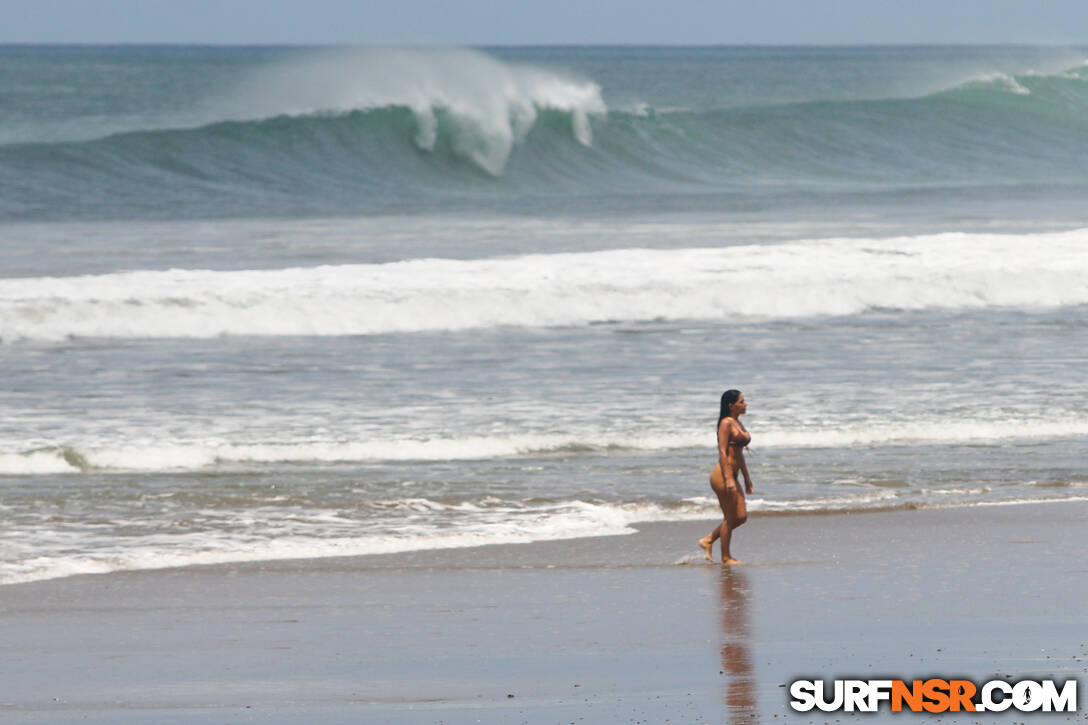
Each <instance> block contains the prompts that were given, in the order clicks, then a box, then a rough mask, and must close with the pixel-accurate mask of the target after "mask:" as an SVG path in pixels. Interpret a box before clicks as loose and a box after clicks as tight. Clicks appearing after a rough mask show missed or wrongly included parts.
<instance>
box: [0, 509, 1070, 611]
mask: <svg viewBox="0 0 1088 725" xmlns="http://www.w3.org/2000/svg"><path fill="white" fill-rule="evenodd" d="M1084 503H1088V496H1084V497H1073V498H1068V499H1054V500H1032V501H992V502H978V503H963V504H948V505H932V504H914V503H907V504H902V505H893V506H874V507H870V508H865V509H847V510H818V511H812V510H797V511H790V510H771V511H758V510H757V511H749V514H748V515H749V522H750V523H749V525H748V526H746V528H744V529H742V533H741V534H739V535H741V536H743V534H744V533H746V532H748V531H751V530H752V526H751V523H757V525H758V522H761V521H766V520H770V519H808V518H816V519H822V518H825V517H826V518H835V517H844V516H845V517H852V516H873V515H884V514H903V515H910V514H915V513H920V512H921V513H924V512H937V511H963V510H972V509H985V508H991V507H993V508H1019V507H1035V506H1058V505H1062V504H1065V505H1079V504H1084ZM716 520H717V519H714V518H710V517H708V518H706V519H682V520H665V521H660V520H650V521H635V522H632V523H630V524H628V526H629V527H630V528H631V529H633V531H630V532H624V533H614V534H602V535H589V536H576V537H569V538H559V539H540V540H537V541H518V542H496V543H487V544H476V545H470V546H450V547H442V548H434V549H411V550H407V551H394V552H383V553H372V554H342V555H329V556H298V557H280V558H267V559H249V560H237V561H229V560H228V561H218V562H210V563H192V564H177V565H168V566H161V567H143V568H130V569H115V570H111V571H102V572H78V573H73V574H62V575H59V576H51V577H45V578H41V579H31V580H28V581H21V582H10V583H4V584H0V594H2V593H3V591H4V590H5V589H7V588H9V587H19V586H28V585H34V584H42V583H46V582H55V581H60V580H65V579H71V578H82V577H109V576H124V575H138V574H142V573H155V572H175V571H176V572H184V571H187V570H202V569H210V570H219V569H222V570H228V571H242V570H245V571H250V570H256V571H274V570H278V569H280V568H283V569H284V570H294V569H299V568H311V567H315V566H316V567H319V568H338V569H343V570H345V571H346V570H352V569H355V568H359V569H366V568H383V569H384V568H398V567H399V566H402V565H403V566H406V567H409V568H415V567H416V566H418V564H417V563H414V562H418V561H419V560H421V559H424V558H428V557H437V558H441V559H443V560H445V561H447V562H448V563H454V562H461V561H463V560H464V559H467V558H471V557H472V556H475V555H476V553H480V554H483V555H484V556H485V557H487V558H491V557H490V556H489V555H488V553H487V552H492V551H507V550H515V551H516V550H518V549H519V548H521V547H552V548H555V550H556V551H559V552H562V551H566V550H567V549H568V548H569V547H570V546H571V545H574V544H577V542H594V541H596V540H604V541H608V540H613V539H626V538H629V537H632V536H638V535H639V534H640V533H642V532H643V531H644V530H653V529H655V528H656V527H682V526H698V527H703V528H706V529H707V530H709V528H710V527H712V526H713V525H714V522H715V521H716ZM701 536H702V535H700V537H701ZM586 546H587V549H588V550H593V549H596V548H600V547H601V546H602V545H599V544H593V543H587V544H586ZM715 551H716V552H717V549H716V550H715ZM717 555H718V554H717V553H716V554H715V556H716V557H717ZM531 558H532V557H531ZM691 558H692V555H690V554H688V555H683V554H680V555H679V558H678V559H677V560H676V561H672V562H659V563H660V564H662V565H666V564H671V565H678V564H703V563H705V562H704V561H703V558H702V555H701V554H700V555H699V556H698V560H697V561H688V559H691ZM500 559H501V557H500ZM356 560H357V561H356ZM402 560H403V562H402ZM336 562H342V563H341V564H337V563H336ZM454 565H457V564H454ZM541 565H542V566H548V565H549V564H541ZM551 565H554V561H552V562H551ZM494 566H499V567H501V566H502V564H501V563H496V564H494Z"/></svg>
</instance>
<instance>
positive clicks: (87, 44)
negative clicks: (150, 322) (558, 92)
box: [0, 40, 1088, 50]
mask: <svg viewBox="0 0 1088 725" xmlns="http://www.w3.org/2000/svg"><path fill="white" fill-rule="evenodd" d="M0 47H23V48H35V47H37V48H42V47H53V48H57V47H63V48H118V47H133V48H150V47H173V48H477V49H480V48H482V49H486V48H1077V49H1085V50H1088V41H1084V42H1073V43H1058V42H1055V43H1028V42H1022V41H1009V42H985V43H972V42H942V41H935V42H918V43H611V42H601V43H452V42H451V43H442V42H403V43H366V42H360V43H349V42H321V43H301V42H207V41H174V40H169V41H116V42H114V41H101V42H98V41H0Z"/></svg>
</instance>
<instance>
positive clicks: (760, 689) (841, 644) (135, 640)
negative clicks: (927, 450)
mask: <svg viewBox="0 0 1088 725" xmlns="http://www.w3.org/2000/svg"><path fill="white" fill-rule="evenodd" d="M976 511H978V512H979V513H977V514H976V515H973V516H967V517H965V516H963V515H962V512H961V511H959V510H947V509H946V510H921V511H911V512H890V513H873V514H868V515H865V516H855V515H852V514H848V515H840V516H837V517H836V516H819V517H813V516H807V517H782V516H774V517H762V518H753V520H752V521H750V522H749V523H748V524H747V525H746V526H744V527H743V528H742V529H740V530H739V531H738V532H737V534H736V536H735V538H734V549H735V551H736V553H737V554H738V555H739V556H740V557H741V558H742V559H744V560H746V561H748V562H750V563H749V564H748V565H745V566H734V567H725V568H723V567H721V566H718V565H710V564H705V563H701V562H700V560H699V559H700V557H701V552H699V551H698V549H697V546H696V543H695V542H696V540H697V539H698V538H699V537H700V536H702V535H703V534H705V533H706V531H705V529H706V528H707V527H708V526H712V525H713V522H712V521H707V522H701V521H696V522H658V523H651V524H644V525H639V527H638V533H636V534H633V535H629V536H606V537H594V538H586V539H568V540H560V541H547V542H538V543H535V544H532V545H488V546H483V547H477V548H473V549H449V550H442V551H429V552H426V551H425V552H405V553H400V554H386V555H371V556H366V557H343V558H336V559H317V560H313V559H311V560H280V561H276V562H252V563H248V564H241V565H227V564H216V565H208V566H201V567H186V568H176V569H163V570H141V571H133V572H117V573H112V574H107V575H89V576H75V577H66V578H63V579H52V580H46V581H39V582H28V583H25V584H15V585H9V586H5V587H2V588H0V610H2V612H3V617H0V654H2V657H0V663H2V664H0V674H2V678H0V683H2V684H0V715H6V714H11V715H17V716H18V717H20V718H21V719H22V720H24V721H27V722H36V723H60V722H70V721H73V720H75V719H79V720H80V721H84V722H92V723H94V722H99V723H119V722H146V721H148V720H149V719H152V718H153V719H154V720H155V721H156V722H164V723H172V722H179V723H180V722H186V723H189V722H198V723H202V722H209V723H210V722H222V721H224V719H225V720H226V721H229V722H272V723H295V722H299V723H303V722H307V723H309V722H315V721H320V722H325V723H329V722H333V723H338V722H345V723H346V722H359V721H365V722H382V723H391V724H393V725H399V724H400V723H417V722H436V723H437V722H442V723H469V722H476V721H477V720H480V721H484V722H526V721H527V722H533V723H536V722H571V721H577V720H578V718H579V717H584V718H586V720H590V721H593V720H596V721H600V722H617V721H621V720H623V721H626V720H629V719H630V720H640V719H641V720H643V721H650V722H664V721H665V720H666V719H671V720H672V721H674V722H676V721H679V722H684V721H693V722H694V721H697V722H706V721H709V720H718V719H722V718H723V716H724V718H725V719H727V720H730V721H741V720H742V719H743V721H745V722H750V721H751V720H750V719H749V718H750V717H751V716H752V715H755V716H756V717H757V718H765V719H774V716H779V717H783V718H786V719H793V720H794V721H797V722H808V721H810V719H809V718H808V717H807V716H806V715H804V714H802V713H793V712H792V711H791V710H790V709H789V708H788V705H787V702H786V697H785V694H784V693H785V692H786V690H784V689H783V685H785V684H786V683H788V682H789V681H791V680H793V679H796V678H797V677H800V676H802V675H812V676H814V677H821V678H829V679H830V678H834V677H837V676H839V677H841V676H850V675H856V676H876V675H881V676H883V675H894V676H896V677H903V678H909V677H911V676H931V675H940V674H944V675H951V674H956V675H963V676H966V677H968V678H969V679H973V680H985V679H990V678H992V677H994V676H1002V677H1004V676H1006V675H1009V676H1028V675H1040V676H1042V675H1047V676H1054V677H1059V678H1065V677H1080V678H1082V679H1083V678H1085V675H1086V673H1088V642H1084V641H1082V640H1084V636H1083V634H1082V633H1083V632H1084V631H1085V630H1086V626H1085V625H1088V615H1086V614H1085V613H1084V612H1083V608H1081V607H1080V606H1079V604H1078V603H1079V602H1081V601H1083V600H1084V598H1085V597H1086V596H1088V566H1085V565H1084V563H1083V560H1082V557H1081V556H1080V555H1079V553H1078V552H1081V551H1083V550H1084V547H1085V544H1088V532H1086V529H1085V527H1084V523H1085V522H1086V521H1088V503H1083V502H1078V503H1075V504H1067V505H1065V506H1060V507H1059V506H1056V505H1054V504H1050V505H1046V506H1043V505H1037V506H1029V507H986V508H985V509H976ZM693 556H694V557H695V558H694V560H692V557H693ZM874 673H875V674H874ZM509 695H513V697H508V696H509ZM1082 710H1083V706H1082ZM821 715H822V714H821ZM884 715H888V713H884ZM1070 716H1071V717H1083V715H1077V716H1074V715H1072V714H1070ZM824 717H826V716H822V717H821V718H818V719H817V720H819V719H824ZM877 717H878V718H879V717H881V715H877ZM1050 718H1051V719H1055V718H1056V719H1057V720H1061V719H1062V716H1061V715H1055V716H1050ZM944 719H945V720H946V721H950V722H956V721H958V720H956V717H954V716H946V717H945V718H944Z"/></svg>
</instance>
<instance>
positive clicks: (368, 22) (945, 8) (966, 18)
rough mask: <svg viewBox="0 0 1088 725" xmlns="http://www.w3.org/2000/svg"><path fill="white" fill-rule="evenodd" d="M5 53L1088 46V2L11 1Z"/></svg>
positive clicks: (3, 22)
mask: <svg viewBox="0 0 1088 725" xmlns="http://www.w3.org/2000/svg"><path fill="white" fill-rule="evenodd" d="M0 44H5V45H6V44H30V45H68V44H80V45H82V44H90V45H207V46H239V45H240V46H266V45H272V46H296V45H304V46H314V45H319V46H324V45H351V46H355V45H368V46H369V45H381V46H390V45H392V46H403V45H441V46H461V47H466V46H467V47H510V48H515V47H525V46H543V47H557V46H558V47H564V46H571V47H582V46H587V45H588V46H613V45H617V46H635V47H656V46H666V47H688V46H698V47H703V46H708V47H716V46H725V47H732V46H758V47H824V46H830V47H855V46H858V47H870V46H872V47H889V46H890V47H902V46H941V45H983V46H994V45H1027V46H1035V47H1051V46H1058V47H1069V46H1081V45H1088V3H1083V2H1080V1H1079V0H1054V1H1053V2H1051V3H1048V4H1047V5H1046V6H1045V7H1044V8H1040V7H1038V6H1037V5H1036V4H1035V3H1028V2H1026V0H1002V2H1000V3H994V2H990V1H988V0H960V1H959V2H955V3H949V2H947V0H915V1H914V2H913V3H911V4H909V5H904V4H895V5H891V4H888V5H885V4H878V3H873V2H871V0H838V2H836V3H834V4H830V3H813V2H811V0H766V2H763V3H760V4H752V3H748V2H741V1H740V0H721V1H720V2H717V3H713V4H707V3H705V2H701V1H700V0H676V1H675V2H672V3H668V4H666V3H662V2H660V0H599V2H597V3H593V4H562V5H560V6H559V7H556V6H555V5H554V4H552V3H544V2H540V0H508V2H506V3H504V4H502V5H501V6H500V7H496V6H495V5H494V4H493V3H492V2H491V0H444V2H435V0H401V2H399V3H397V4H395V5H393V4H380V3H365V4H364V3H357V2H354V0H307V2H305V3H301V2H299V0H232V1H231V2H229V3H224V2H220V1H219V0H192V2H189V3H172V2H170V1H169V0H97V1H96V2H95V3H74V2H71V1H70V0H5V2H4V3H3V4H2V5H0Z"/></svg>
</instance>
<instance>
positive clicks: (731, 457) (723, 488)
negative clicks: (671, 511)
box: [699, 390, 753, 566]
mask: <svg viewBox="0 0 1088 725" xmlns="http://www.w3.org/2000/svg"><path fill="white" fill-rule="evenodd" d="M747 410H748V405H747V404H746V403H745V402H744V395H743V393H741V392H740V391H739V390H726V391H725V392H724V393H722V407H721V412H720V413H719V415H718V465H716V466H715V467H714V470H713V471H712V472H711V474H710V487H711V488H712V489H714V493H715V494H717V496H718V503H719V504H720V505H721V507H722V514H724V516H725V521H723V522H722V523H721V525H720V526H715V527H714V530H713V531H711V532H710V533H709V534H707V535H706V536H705V537H703V538H702V539H699V546H701V547H702V548H703V551H704V552H705V553H706V559H707V561H711V562H712V561H714V553H713V551H714V542H715V541H717V540H718V539H719V538H720V539H721V541H722V566H725V565H726V564H739V563H741V562H739V561H737V560H736V559H734V558H733V555H732V553H730V551H729V543H730V540H731V539H732V538H733V530H734V529H736V528H737V527H738V526H740V525H741V524H743V523H744V522H745V521H747V520H748V507H747V505H746V504H745V501H744V494H745V493H752V490H753V489H752V478H751V477H750V476H749V475H748V466H747V465H746V464H745V462H744V447H745V446H747V445H748V444H749V443H750V442H751V440H752V434H751V433H749V432H748V431H747V430H746V429H745V428H744V424H742V423H741V422H740V417H741V416H742V415H743V414H744V413H745V412H746V411H747ZM738 471H739V472H740V473H742V474H744V491H741V488H740V485H739V484H738V483H737V472H738Z"/></svg>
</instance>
